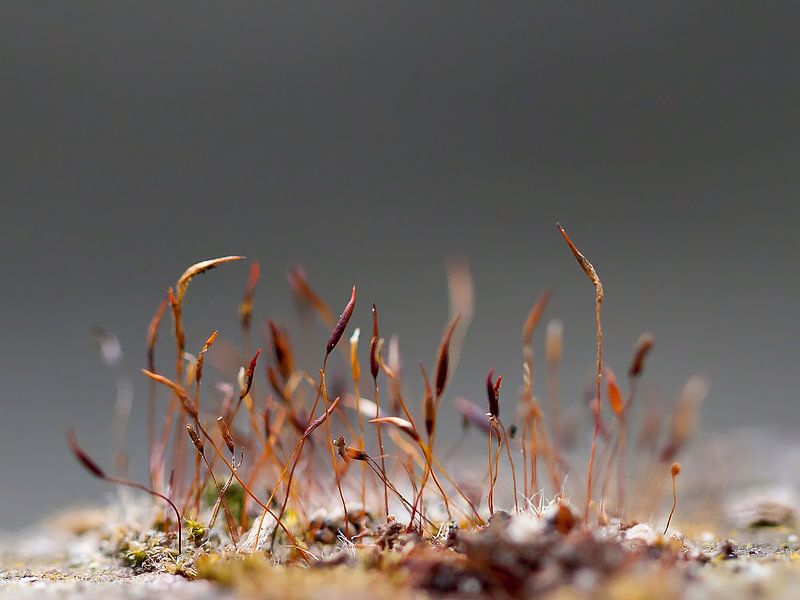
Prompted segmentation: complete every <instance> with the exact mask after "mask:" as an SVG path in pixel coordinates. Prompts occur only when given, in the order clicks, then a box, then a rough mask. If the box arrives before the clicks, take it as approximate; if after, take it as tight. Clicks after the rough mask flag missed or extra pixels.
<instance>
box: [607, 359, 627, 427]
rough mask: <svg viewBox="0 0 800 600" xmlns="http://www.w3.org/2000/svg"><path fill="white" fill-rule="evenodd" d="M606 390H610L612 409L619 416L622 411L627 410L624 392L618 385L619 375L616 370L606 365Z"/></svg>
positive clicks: (609, 396)
mask: <svg viewBox="0 0 800 600" xmlns="http://www.w3.org/2000/svg"><path fill="white" fill-rule="evenodd" d="M606 391H607V392H608V404H609V406H611V410H612V411H614V414H615V415H616V416H617V417H619V416H620V415H622V411H623V410H625V401H624V400H623V399H622V393H621V392H620V391H619V385H617V377H616V375H614V372H613V371H612V370H611V369H609V368H608V367H606Z"/></svg>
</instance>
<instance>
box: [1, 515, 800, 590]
mask: <svg viewBox="0 0 800 600" xmlns="http://www.w3.org/2000/svg"><path fill="white" fill-rule="evenodd" d="M762 508H763V509H764V510H761V509H762ZM767 509H768V510H767ZM751 511H752V515H751V516H753V518H755V520H756V521H755V522H757V524H758V525H759V527H755V528H753V527H748V528H738V529H730V530H728V531H727V532H726V533H727V534H730V535H731V539H727V538H725V539H720V538H719V537H718V534H714V533H711V532H703V531H698V532H696V533H695V532H692V534H687V535H686V536H685V537H684V536H682V535H681V534H680V533H677V534H675V535H672V536H669V537H662V536H661V535H660V534H659V533H658V532H656V531H654V530H653V529H651V528H650V527H649V526H647V525H644V524H640V525H636V526H634V527H630V526H628V525H620V526H619V527H617V529H615V527H614V526H613V525H610V526H609V527H608V528H606V529H605V530H604V532H603V533H602V534H601V535H599V534H596V533H593V534H592V535H587V534H585V532H581V531H580V528H578V527H577V526H576V527H575V528H574V529H573V530H572V531H568V529H570V527H573V524H572V523H570V522H569V518H568V516H567V515H566V514H562V515H557V514H556V513H555V512H553V513H551V514H550V515H549V516H546V517H542V518H538V519H532V520H531V519H527V520H525V519H521V518H519V517H516V518H514V519H512V518H510V517H503V518H502V519H497V520H496V521H495V522H493V524H491V525H490V527H489V529H487V530H486V531H483V532H481V533H479V534H476V533H475V532H465V533H464V534H463V535H460V534H454V535H452V536H450V539H449V540H447V541H443V542H442V543H441V544H440V546H439V547H437V548H431V547H430V545H429V544H421V543H419V542H418V541H417V542H416V543H415V542H414V541H413V539H411V538H409V539H408V540H406V541H404V540H403V538H402V537H397V539H396V547H395V549H394V550H393V552H392V555H393V556H394V558H392V559H391V562H389V563H385V564H387V565H388V566H387V567H386V568H382V567H381V568H376V567H375V565H376V564H377V563H376V561H379V560H382V559H380V558H378V557H379V556H380V552H379V549H378V548H377V547H375V546H373V547H372V548H369V547H366V548H365V549H362V550H359V551H356V550H355V549H354V547H351V546H347V547H344V548H343V549H342V548H341V546H340V547H339V548H338V549H336V548H334V547H331V548H330V549H329V550H328V551H326V553H324V554H320V555H319V562H318V563H317V564H315V565H312V567H311V568H308V567H305V566H302V567H274V566H272V565H270V564H269V563H268V561H266V559H263V558H260V559H257V560H253V559H247V560H245V562H242V561H241V559H240V558H237V557H231V556H227V557H219V556H211V557H210V558H212V559H213V560H206V559H208V558H209V557H208V556H206V557H205V558H204V559H199V558H197V559H194V560H193V559H190V560H187V562H186V564H185V565H184V567H183V568H182V569H179V568H172V571H175V572H177V573H179V574H172V573H170V572H164V569H159V571H161V572H142V571H143V569H142V568H136V567H130V566H125V563H126V562H129V563H130V561H131V560H133V559H132V558H131V557H130V556H126V555H125V553H124V552H123V553H122V554H121V553H120V552H119V550H114V549H113V548H114V546H113V544H110V543H109V537H108V535H109V533H108V528H107V527H105V526H101V525H100V524H104V523H108V519H109V517H110V515H109V512H108V511H107V510H97V511H78V512H72V513H66V514H64V515H61V516H59V517H57V518H54V519H51V520H49V521H47V522H45V523H43V524H41V525H39V526H37V527H35V528H31V529H30V530H27V531H24V532H21V533H19V534H15V535H8V536H5V537H4V538H3V539H2V540H0V598H23V599H24V598H37V599H38V598H45V599H47V598H59V599H60V598H65V599H66V598H104V599H105V598H110V599H117V598H119V599H128V598H130V599H133V598H170V599H172V600H175V599H183V598H187V599H193V598H209V597H214V598H223V599H225V598H257V597H263V598H270V597H281V598H325V599H330V598H333V597H348V598H349V599H350V600H354V599H356V598H369V599H370V600H375V599H379V598H383V597H386V598H403V597H486V596H491V597H508V598H514V597H546V598H555V599H572V598H575V599H579V598H600V599H605V598H608V599H616V598H619V599H631V600H636V599H640V598H641V599H645V598H647V599H656V600H659V599H664V600H667V599H672V598H689V599H691V600H694V599H698V600H699V599H701V598H711V599H717V598H718V599H723V598H725V599H728V598H781V599H782V598H795V597H797V593H796V590H798V589H800V542H799V541H798V538H797V535H796V534H795V533H794V530H793V528H792V526H791V525H789V524H787V523H778V524H775V523H768V525H770V526H769V527H765V526H764V525H765V524H767V523H764V522H758V520H759V519H761V520H762V521H763V519H762V517H764V516H765V515H766V516H775V515H778V516H780V517H781V518H783V517H785V516H786V515H783V514H782V513H781V512H780V511H779V510H777V508H776V506H774V505H765V506H764V507H758V506H756V507H751ZM564 519H567V520H566V521H564ZM751 524H752V523H751ZM409 540H410V541H409ZM114 543H117V542H114ZM404 545H405V546H404ZM365 546H368V545H365ZM118 547H119V546H116V548H118ZM448 550H452V552H448ZM127 552H128V554H129V555H130V553H131V551H130V550H128V551H127ZM198 552H199V554H196V556H200V555H202V552H200V551H198ZM442 557H444V560H442ZM178 563H180V561H178ZM231 565H233V566H231ZM168 570H169V569H168Z"/></svg>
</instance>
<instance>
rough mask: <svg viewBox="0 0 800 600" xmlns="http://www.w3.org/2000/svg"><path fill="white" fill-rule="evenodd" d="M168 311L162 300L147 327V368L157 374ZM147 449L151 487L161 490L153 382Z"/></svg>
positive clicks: (148, 397)
mask: <svg viewBox="0 0 800 600" xmlns="http://www.w3.org/2000/svg"><path fill="white" fill-rule="evenodd" d="M166 309H167V299H166V298H164V299H163V300H161V304H159V305H158V308H157V309H156V312H155V314H154V315H153V318H152V319H151V321H150V324H149V325H148V327H147V368H148V370H150V371H152V372H153V373H155V372H156V341H157V340H158V327H159V325H160V324H161V319H162V317H163V316H164V311H165V310H166ZM147 448H148V455H149V465H150V487H151V488H160V487H162V485H163V482H162V481H159V477H158V475H157V473H156V469H155V462H156V460H155V456H156V384H155V382H154V381H151V382H150V384H149V385H148V391H147Z"/></svg>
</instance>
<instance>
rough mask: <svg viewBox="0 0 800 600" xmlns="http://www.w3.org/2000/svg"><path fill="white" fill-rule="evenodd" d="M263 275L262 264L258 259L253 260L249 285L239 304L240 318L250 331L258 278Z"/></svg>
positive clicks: (245, 328)
mask: <svg viewBox="0 0 800 600" xmlns="http://www.w3.org/2000/svg"><path fill="white" fill-rule="evenodd" d="M260 277H261V266H260V265H259V264H258V261H253V262H252V263H251V264H250V272H249V273H248V275H247V285H246V286H245V289H244V296H242V301H241V303H240V304H239V319H240V323H241V325H242V329H243V330H245V331H248V330H249V329H250V318H251V317H252V316H253V296H254V295H255V292H256V286H257V285H258V280H259V278H260Z"/></svg>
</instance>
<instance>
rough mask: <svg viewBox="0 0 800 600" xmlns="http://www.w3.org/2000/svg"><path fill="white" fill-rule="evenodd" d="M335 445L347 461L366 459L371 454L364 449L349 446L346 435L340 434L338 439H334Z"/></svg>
mask: <svg viewBox="0 0 800 600" xmlns="http://www.w3.org/2000/svg"><path fill="white" fill-rule="evenodd" d="M333 445H334V446H336V450H337V452H338V454H339V456H341V457H342V458H343V459H344V460H345V462H350V461H351V460H360V461H366V460H367V459H368V458H369V456H367V453H366V452H364V451H363V450H359V449H358V448H353V447H352V446H348V445H347V442H345V440H344V436H343V435H342V436H339V438H338V439H336V440H334V441H333Z"/></svg>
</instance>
